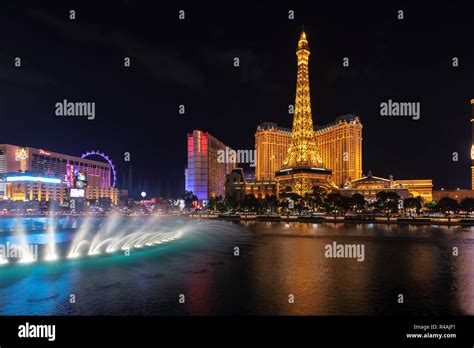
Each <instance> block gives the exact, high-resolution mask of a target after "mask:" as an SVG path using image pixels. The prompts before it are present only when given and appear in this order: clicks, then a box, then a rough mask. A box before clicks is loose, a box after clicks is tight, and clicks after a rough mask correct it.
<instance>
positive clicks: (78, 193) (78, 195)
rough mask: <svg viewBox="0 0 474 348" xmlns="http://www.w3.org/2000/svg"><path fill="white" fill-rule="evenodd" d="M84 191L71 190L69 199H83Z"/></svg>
mask: <svg viewBox="0 0 474 348" xmlns="http://www.w3.org/2000/svg"><path fill="white" fill-rule="evenodd" d="M85 192H86V191H85V190H83V189H75V188H73V189H71V193H70V195H69V196H70V197H71V198H84V197H85Z"/></svg>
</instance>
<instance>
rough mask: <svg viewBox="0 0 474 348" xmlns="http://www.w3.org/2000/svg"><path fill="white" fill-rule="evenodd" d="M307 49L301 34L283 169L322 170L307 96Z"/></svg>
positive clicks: (308, 52)
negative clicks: (293, 112) (289, 140)
mask: <svg viewBox="0 0 474 348" xmlns="http://www.w3.org/2000/svg"><path fill="white" fill-rule="evenodd" d="M309 54H310V51H309V47H308V41H307V40H306V34H305V32H304V31H303V32H301V36H300V40H299V42H298V49H297V50H296V56H297V57H298V75H297V80H296V101H295V115H294V118H293V128H292V133H291V142H290V147H289V148H288V154H287V157H286V159H285V161H284V163H283V164H284V167H285V168H294V167H319V168H324V164H323V161H322V160H321V157H320V156H319V152H318V148H317V146H316V136H315V133H314V128H313V118H312V115H311V99H310V95H309V73H308V61H309Z"/></svg>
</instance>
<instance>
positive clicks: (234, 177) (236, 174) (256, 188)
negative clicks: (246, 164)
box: [225, 168, 277, 202]
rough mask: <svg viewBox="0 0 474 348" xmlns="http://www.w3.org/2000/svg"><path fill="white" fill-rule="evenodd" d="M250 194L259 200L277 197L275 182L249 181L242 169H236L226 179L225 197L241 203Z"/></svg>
mask: <svg viewBox="0 0 474 348" xmlns="http://www.w3.org/2000/svg"><path fill="white" fill-rule="evenodd" d="M249 194H251V195H253V196H254V197H255V198H257V199H265V197H267V196H276V195H277V192H276V184H275V181H270V180H247V179H246V177H245V175H244V171H243V169H242V168H234V169H233V170H232V171H231V172H230V174H229V175H227V177H226V182H225V197H226V198H230V197H232V198H235V199H236V201H237V202H240V201H242V200H243V199H244V197H245V196H246V195H249Z"/></svg>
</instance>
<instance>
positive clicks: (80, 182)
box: [74, 172, 87, 188]
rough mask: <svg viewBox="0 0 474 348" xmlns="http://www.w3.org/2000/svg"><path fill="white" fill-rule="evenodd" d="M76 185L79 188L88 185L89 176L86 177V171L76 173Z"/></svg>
mask: <svg viewBox="0 0 474 348" xmlns="http://www.w3.org/2000/svg"><path fill="white" fill-rule="evenodd" d="M75 179H76V180H75V185H74V186H75V187H77V188H83V187H86V186H87V178H86V175H85V174H84V173H81V172H78V173H77V174H76V178H75Z"/></svg>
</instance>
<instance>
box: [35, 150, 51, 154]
mask: <svg viewBox="0 0 474 348" xmlns="http://www.w3.org/2000/svg"><path fill="white" fill-rule="evenodd" d="M38 152H39V154H40V155H45V156H51V152H48V151H44V150H41V149H39V150H38Z"/></svg>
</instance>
